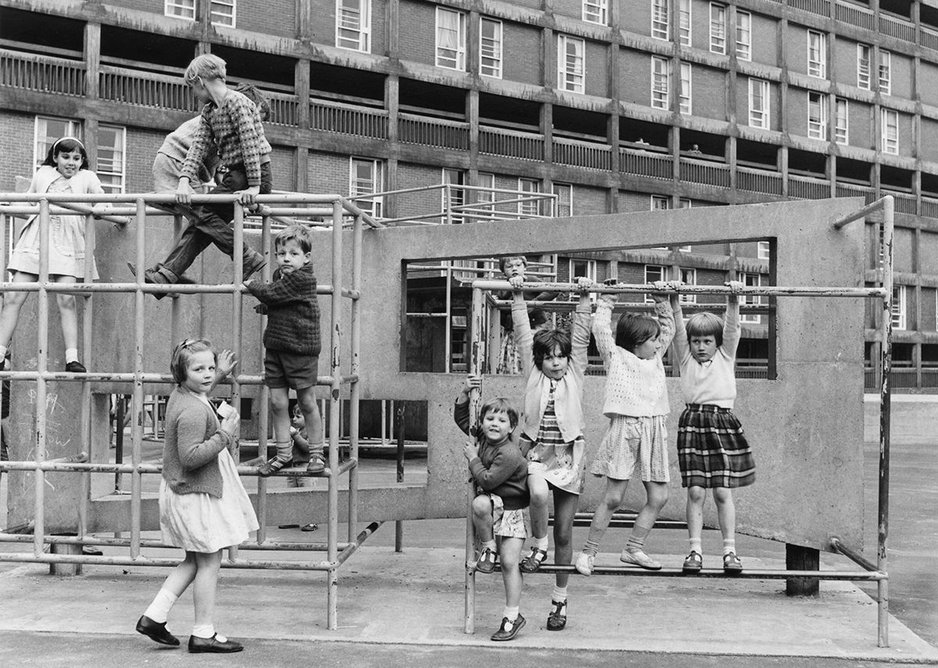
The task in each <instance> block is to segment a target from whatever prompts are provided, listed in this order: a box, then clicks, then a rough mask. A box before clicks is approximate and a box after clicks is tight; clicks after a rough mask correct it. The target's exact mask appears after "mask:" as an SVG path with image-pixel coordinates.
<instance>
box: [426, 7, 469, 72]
mask: <svg viewBox="0 0 938 668" xmlns="http://www.w3.org/2000/svg"><path fill="white" fill-rule="evenodd" d="M447 15H452V16H454V17H455V18H456V30H455V33H456V46H455V48H450V47H444V46H442V45H441V43H442V41H443V40H442V39H441V37H442V36H443V31H444V30H445V31H447V32H453V31H451V30H450V29H449V28H448V27H445V26H444V25H443V22H442V21H441V19H442V18H443V17H444V16H447ZM434 34H435V40H436V41H435V43H434V50H433V52H434V60H433V62H434V65H435V66H436V67H442V68H444V69H447V70H455V71H457V72H465V71H466V12H463V11H459V10H456V9H450V8H448V7H440V6H437V8H436V28H435V30H434ZM441 50H442V51H452V52H453V54H452V56H449V55H448V54H447V55H441V53H440V52H441ZM450 62H453V64H448V63H450Z"/></svg>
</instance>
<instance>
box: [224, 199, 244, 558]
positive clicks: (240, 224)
mask: <svg viewBox="0 0 938 668" xmlns="http://www.w3.org/2000/svg"><path fill="white" fill-rule="evenodd" d="M243 251H244V207H242V206H241V202H235V203H234V251H233V253H232V255H233V257H232V259H233V260H234V277H233V279H232V281H231V282H232V284H233V287H232V289H231V350H232V352H233V353H234V356H235V359H236V360H239V361H240V360H241V278H242V276H243V274H242V266H243V264H244V253H243ZM231 405H232V406H234V407H235V410H237V411H239V412H240V410H241V384H240V383H239V382H238V368H237V367H235V372H234V373H233V374H232V378H231ZM231 456H232V457H234V460H235V464H237V463H239V462H240V461H241V424H240V423H238V437H237V438H236V439H235V444H234V447H233V448H232V449H231ZM237 558H238V546H237V545H232V546H231V547H229V548H228V559H229V560H230V561H236V560H237Z"/></svg>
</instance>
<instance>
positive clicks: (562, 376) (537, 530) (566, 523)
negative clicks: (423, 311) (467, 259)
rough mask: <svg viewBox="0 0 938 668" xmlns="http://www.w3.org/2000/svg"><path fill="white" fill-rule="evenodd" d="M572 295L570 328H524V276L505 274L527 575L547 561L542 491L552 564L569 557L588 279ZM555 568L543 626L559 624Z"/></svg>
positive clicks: (561, 580) (562, 609) (561, 587)
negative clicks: (523, 470)
mask: <svg viewBox="0 0 938 668" xmlns="http://www.w3.org/2000/svg"><path fill="white" fill-rule="evenodd" d="M577 281H578V282H577V288H578V290H579V293H580V300H579V303H578V304H577V307H576V313H575V314H574V317H573V325H572V330H571V332H567V331H563V330H557V329H542V330H539V331H538V332H537V333H536V334H532V333H531V325H530V323H529V321H528V312H527V308H526V307H525V303H524V293H523V292H522V290H521V287H522V286H523V284H524V278H523V277H521V276H515V277H512V278H510V279H509V283H511V285H512V288H513V289H514V292H513V297H512V305H511V316H512V321H513V323H514V331H515V336H516V337H517V344H518V352H519V356H520V358H521V364H522V373H523V375H524V377H525V378H526V384H525V392H524V418H523V420H522V422H521V426H522V428H521V452H522V453H524V454H525V455H526V457H527V460H528V489H529V490H530V492H531V511H530V512H531V533H532V534H533V535H534V539H535V544H534V545H533V546H532V547H531V552H530V554H529V555H528V556H527V557H525V559H524V561H522V562H521V570H522V571H524V572H525V573H533V572H534V571H536V570H537V569H538V568H539V567H540V565H541V563H543V562H544V561H545V560H546V559H547V510H548V509H547V504H548V491H552V492H553V498H554V563H556V564H563V565H569V564H570V560H571V558H572V557H573V544H572V539H573V517H574V515H575V514H576V509H577V505H578V504H579V498H580V492H582V491H583V482H584V481H583V473H584V470H583V469H584V460H583V454H584V452H585V450H586V442H585V441H584V440H583V428H584V426H585V422H584V420H583V407H582V401H583V377H584V375H585V373H586V364H587V356H586V351H587V347H588V346H589V340H590V332H589V322H590V297H589V289H590V288H591V287H592V285H593V282H592V281H591V280H590V279H588V278H582V277H581V278H578V279H577ZM569 577H570V576H569V575H568V574H566V573H558V574H557V576H556V585H555V587H554V591H553V593H552V595H551V609H550V612H549V613H548V617H547V630H548V631H561V630H563V628H564V627H565V626H566V624H567V580H568V579H569Z"/></svg>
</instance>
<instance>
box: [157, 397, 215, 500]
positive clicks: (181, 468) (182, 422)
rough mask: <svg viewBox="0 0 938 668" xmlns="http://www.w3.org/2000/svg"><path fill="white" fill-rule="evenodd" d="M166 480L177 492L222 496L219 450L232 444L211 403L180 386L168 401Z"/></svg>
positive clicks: (164, 476)
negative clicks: (208, 403) (220, 425)
mask: <svg viewBox="0 0 938 668" xmlns="http://www.w3.org/2000/svg"><path fill="white" fill-rule="evenodd" d="M165 434H166V435H165V439H164V440H163V479H164V480H166V483H167V484H168V485H169V487H170V489H172V490H173V491H174V492H175V493H176V494H195V493H197V492H200V493H203V494H209V495H210V496H214V497H217V498H221V496H222V491H223V485H222V479H221V470H220V469H219V468H218V453H219V452H221V451H222V450H224V449H225V448H226V447H228V445H229V444H230V443H231V438H230V437H229V436H228V433H227V432H225V431H222V430H221V429H220V428H219V426H218V418H217V417H216V416H215V411H213V410H212V408H211V406H209V405H207V404H206V403H205V402H204V401H202V400H201V399H199V398H198V397H197V396H196V395H194V394H193V393H192V392H190V391H189V390H187V389H186V388H184V387H182V386H179V387H177V388H176V389H175V390H173V393H172V394H171V395H170V396H169V402H168V403H167V404H166V422H165Z"/></svg>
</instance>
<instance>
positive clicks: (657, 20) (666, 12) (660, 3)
mask: <svg viewBox="0 0 938 668" xmlns="http://www.w3.org/2000/svg"><path fill="white" fill-rule="evenodd" d="M651 37H652V39H661V40H665V41H668V40H670V39H671V0H651Z"/></svg>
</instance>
